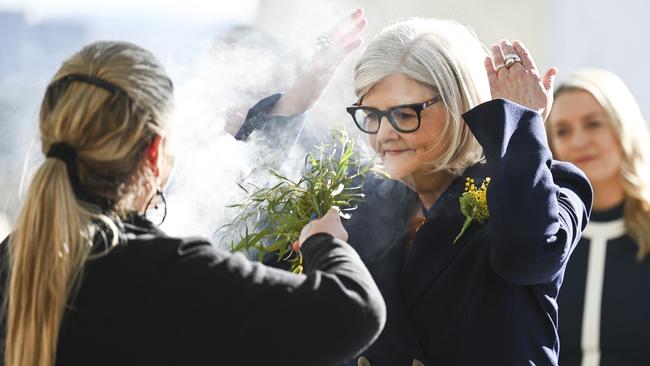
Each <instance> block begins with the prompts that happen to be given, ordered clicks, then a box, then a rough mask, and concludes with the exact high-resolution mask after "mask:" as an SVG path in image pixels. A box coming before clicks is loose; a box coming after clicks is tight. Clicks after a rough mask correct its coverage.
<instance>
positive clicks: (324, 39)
mask: <svg viewBox="0 0 650 366" xmlns="http://www.w3.org/2000/svg"><path fill="white" fill-rule="evenodd" d="M333 44H334V42H333V41H332V38H331V37H330V36H329V35H326V34H324V35H321V36H319V37H318V38H316V41H315V42H314V47H315V48H316V50H319V51H320V50H322V49H323V48H329V47H332V45H333Z"/></svg>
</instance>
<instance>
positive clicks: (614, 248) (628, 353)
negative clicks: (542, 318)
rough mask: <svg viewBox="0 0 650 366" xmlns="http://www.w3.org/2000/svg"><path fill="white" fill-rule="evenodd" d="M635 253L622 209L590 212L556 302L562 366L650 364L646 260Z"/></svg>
mask: <svg viewBox="0 0 650 366" xmlns="http://www.w3.org/2000/svg"><path fill="white" fill-rule="evenodd" d="M637 250H638V247H637V245H636V243H635V242H634V241H633V240H632V238H631V237H630V236H629V235H628V234H627V232H626V230H625V224H624V222H623V205H622V204H621V205H619V206H616V207H613V208H612V209H609V210H605V211H594V212H593V215H592V217H591V222H590V223H589V225H587V229H586V230H585V233H584V236H583V238H582V240H580V244H579V245H578V247H577V248H576V250H575V252H574V253H573V255H572V256H571V260H570V261H569V265H568V267H567V270H566V274H565V276H564V283H563V284H562V291H561V292H560V297H559V299H558V303H559V305H560V309H561V311H560V329H559V332H560V344H561V347H560V364H561V365H562V366H580V365H584V366H616V365H625V366H641V365H650V338H648V337H647V336H646V335H647V334H650V316H648V314H649V309H650V291H648V280H650V260H648V259H647V258H646V259H644V260H643V261H638V260H637V259H636V254H637Z"/></svg>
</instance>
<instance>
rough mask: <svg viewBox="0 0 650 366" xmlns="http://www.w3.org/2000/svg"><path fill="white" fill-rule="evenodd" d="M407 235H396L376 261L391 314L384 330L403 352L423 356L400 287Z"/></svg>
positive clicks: (375, 270) (375, 268)
mask: <svg viewBox="0 0 650 366" xmlns="http://www.w3.org/2000/svg"><path fill="white" fill-rule="evenodd" d="M404 240H405V235H399V236H396V237H393V240H392V243H391V244H390V246H389V247H388V248H387V250H386V251H385V252H384V253H383V254H382V255H381V256H380V257H379V258H377V261H376V262H374V263H373V264H372V267H373V268H371V272H372V273H373V274H374V278H375V281H376V283H377V286H378V287H379V289H380V290H381V292H382V295H383V296H384V301H385V302H386V310H387V314H388V317H387V319H386V325H385V327H384V332H383V334H382V336H383V337H385V338H386V339H387V340H390V342H391V343H393V344H394V345H395V346H396V348H398V349H399V350H400V351H401V352H403V353H404V354H406V355H408V356H409V357H414V358H417V359H419V360H424V359H426V358H425V356H424V352H422V347H421V346H420V342H419V341H418V338H417V336H416V334H415V332H414V330H413V327H412V325H411V322H410V320H409V318H408V315H407V312H406V308H405V306H404V303H403V302H402V295H401V291H400V269H401V267H402V262H403V260H404V255H405V250H406V247H405V243H404V242H403V241H404Z"/></svg>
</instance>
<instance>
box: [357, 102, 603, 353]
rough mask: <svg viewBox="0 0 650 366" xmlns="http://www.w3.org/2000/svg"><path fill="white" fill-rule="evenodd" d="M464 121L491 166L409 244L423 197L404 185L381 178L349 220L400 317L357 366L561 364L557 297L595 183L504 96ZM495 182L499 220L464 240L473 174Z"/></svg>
mask: <svg viewBox="0 0 650 366" xmlns="http://www.w3.org/2000/svg"><path fill="white" fill-rule="evenodd" d="M463 117H464V119H465V121H466V123H467V125H468V126H469V128H470V129H471V131H472V133H473V134H474V136H475V137H476V138H477V140H478V141H479V143H480V144H481V145H482V146H483V149H484V151H485V156H486V162H485V163H479V164H477V165H475V166H473V167H470V168H468V169H467V170H466V171H465V172H464V174H462V176H460V177H458V178H457V179H456V180H455V181H454V182H453V183H452V184H451V185H450V187H449V188H448V189H447V190H446V191H445V192H444V193H443V195H442V196H441V197H440V198H439V199H438V201H437V202H436V203H435V204H434V205H433V207H431V209H430V210H429V212H428V217H427V220H426V222H425V223H424V224H423V225H422V226H421V227H420V228H419V230H418V231H417V233H416V234H415V238H414V240H413V242H412V243H411V244H410V245H409V246H408V247H407V245H405V242H406V241H407V238H406V237H407V227H408V222H407V221H408V220H409V218H410V217H411V216H412V214H413V213H414V212H415V211H414V210H415V209H417V207H418V198H417V195H416V194H415V193H414V192H413V191H410V190H409V189H408V188H407V187H406V186H404V185H403V184H402V183H400V182H396V181H390V180H382V179H379V178H374V177H371V178H369V180H368V181H367V183H366V186H365V190H366V195H367V198H366V201H365V202H364V203H363V204H362V205H361V206H360V207H359V209H358V211H355V212H354V213H353V216H352V219H350V220H349V221H348V222H347V223H346V226H347V229H348V232H349V234H350V237H349V240H348V241H349V243H350V244H351V245H353V246H354V247H355V249H356V250H357V251H358V252H359V254H360V255H361V257H362V259H363V260H364V262H365V263H366V265H367V266H368V268H369V270H370V272H371V273H372V275H373V277H374V279H375V281H376V282H377V284H378V286H379V288H380V291H381V292H382V294H383V296H384V299H385V301H386V306H387V311H388V318H387V323H386V326H385V328H384V331H383V332H382V334H381V335H380V337H379V339H378V340H377V341H376V342H375V343H374V344H373V345H372V346H371V347H370V348H369V349H367V350H366V351H364V352H363V353H362V355H361V356H362V357H361V358H360V359H358V360H356V359H355V360H351V361H350V362H349V364H351V365H352V364H357V362H358V364H359V365H372V366H383V365H386V366H399V365H403V366H407V365H409V366H410V365H445V366H449V365H557V363H558V352H559V340H558V335H557V328H558V307H557V303H556V299H557V296H558V291H559V290H560V285H561V284H562V279H563V275H564V270H565V266H566V263H567V260H568V259H569V256H570V254H571V252H572V251H573V249H574V247H575V246H576V244H577V243H578V241H579V240H580V235H581V232H582V230H583V229H584V227H585V225H586V224H587V221H588V217H589V211H590V207H591V201H592V191H591V186H590V185H589V182H588V181H587V178H586V177H585V176H584V174H583V173H582V172H581V171H580V170H579V169H577V168H576V167H575V166H573V165H571V164H568V163H563V162H558V161H554V160H552V158H551V152H550V150H549V148H548V145H547V142H546V134H545V131H544V127H543V120H542V118H541V117H540V115H539V114H537V113H535V112H533V111H531V110H529V109H527V108H524V107H522V106H519V105H518V104H515V103H512V102H509V101H505V100H494V101H490V102H487V103H484V104H481V105H479V106H477V107H476V108H474V109H472V110H471V111H469V112H467V113H465V114H464V115H463ZM488 176H489V177H491V183H490V185H489V188H488V193H487V200H488V208H489V212H490V219H489V221H488V222H487V223H485V224H483V225H480V224H477V223H473V224H472V225H471V226H470V228H469V230H467V232H465V234H464V235H463V236H462V238H461V239H460V240H459V241H458V242H457V243H456V244H453V243H452V242H453V240H454V238H455V236H456V235H457V234H458V233H459V231H460V229H461V227H462V225H463V221H464V216H462V214H461V212H460V209H459V207H460V206H459V201H458V199H459V197H460V195H461V194H462V192H463V191H464V182H465V177H471V178H474V179H475V180H476V182H477V183H479V182H481V181H482V180H483V178H485V177H488Z"/></svg>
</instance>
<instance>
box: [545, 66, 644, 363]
mask: <svg viewBox="0 0 650 366" xmlns="http://www.w3.org/2000/svg"><path fill="white" fill-rule="evenodd" d="M547 125H548V129H547V131H548V137H549V140H550V141H551V147H552V149H553V153H554V155H555V157H556V158H557V159H560V160H565V161H569V162H572V163H574V164H575V165H577V166H578V167H579V168H580V169H582V171H584V172H585V174H586V175H587V177H588V178H589V180H590V181H591V184H592V186H593V189H594V205H593V213H592V216H591V222H590V223H589V225H588V226H587V229H586V230H585V233H584V237H583V239H582V240H581V243H580V244H579V245H578V247H577V248H576V250H575V252H574V253H573V255H572V258H571V261H569V265H568V267H567V270H566V274H565V276H564V284H563V285H562V292H561V294H560V297H559V305H560V308H561V312H560V340H561V349H562V352H561V353H560V355H561V358H560V361H561V362H560V364H561V365H563V366H566V365H585V366H587V365H603V366H605V365H648V364H650V340H648V338H647V337H645V336H644V335H645V334H648V333H649V332H650V318H649V317H648V316H647V311H648V310H647V309H648V308H649V307H650V293H649V292H648V291H647V285H646V282H645V279H650V261H648V259H647V257H648V253H649V252H650V151H649V150H648V149H649V148H650V138H649V137H648V130H647V127H646V122H645V121H644V119H643V116H642V115H641V111H640V109H639V106H638V104H637V103H636V101H635V99H634V97H633V96H632V93H630V90H629V89H628V88H627V87H626V86H625V84H624V83H623V81H621V79H619V78H618V77H617V76H616V75H614V74H612V73H611V72H608V71H605V70H599V69H584V70H580V71H578V72H576V73H574V74H572V75H571V76H569V77H568V78H567V80H566V81H565V82H564V83H562V85H560V86H559V88H558V89H557V91H556V92H555V103H554V104H553V109H552V111H551V114H550V117H549V119H548V121H547Z"/></svg>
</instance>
